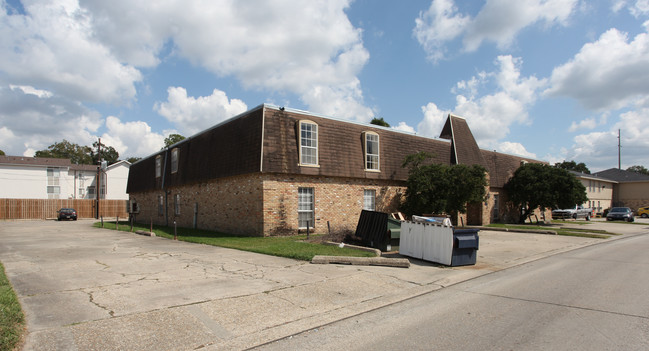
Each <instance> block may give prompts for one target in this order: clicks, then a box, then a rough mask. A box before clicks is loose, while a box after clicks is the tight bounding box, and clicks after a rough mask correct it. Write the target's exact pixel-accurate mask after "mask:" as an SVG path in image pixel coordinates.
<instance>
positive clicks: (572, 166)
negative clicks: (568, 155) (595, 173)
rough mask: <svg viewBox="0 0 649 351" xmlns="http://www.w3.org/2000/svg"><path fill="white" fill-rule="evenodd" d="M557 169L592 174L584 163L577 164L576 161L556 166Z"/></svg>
mask: <svg viewBox="0 0 649 351" xmlns="http://www.w3.org/2000/svg"><path fill="white" fill-rule="evenodd" d="M554 166H555V167H558V168H563V169H565V170H568V171H575V172H581V173H586V174H590V170H589V169H588V167H586V164H585V163H583V162H579V163H576V162H575V161H563V162H558V163H555V164H554Z"/></svg>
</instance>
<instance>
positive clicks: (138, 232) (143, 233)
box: [135, 230, 155, 236]
mask: <svg viewBox="0 0 649 351" xmlns="http://www.w3.org/2000/svg"><path fill="white" fill-rule="evenodd" d="M135 234H140V235H144V236H155V233H153V232H147V231H144V230H136V231H135Z"/></svg>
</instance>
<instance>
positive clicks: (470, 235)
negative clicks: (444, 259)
mask: <svg viewBox="0 0 649 351" xmlns="http://www.w3.org/2000/svg"><path fill="white" fill-rule="evenodd" d="M479 231H480V230H479V229H454V230H453V251H452V254H451V266H466V265H473V264H475V262H476V257H477V255H478V253H477V251H478V246H479V243H480V237H478V232H479Z"/></svg>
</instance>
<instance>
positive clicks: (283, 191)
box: [263, 174, 405, 235]
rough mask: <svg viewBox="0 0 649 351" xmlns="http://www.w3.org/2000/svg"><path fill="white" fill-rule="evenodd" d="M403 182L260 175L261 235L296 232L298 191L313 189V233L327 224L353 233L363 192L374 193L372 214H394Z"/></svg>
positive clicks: (319, 230) (361, 207)
mask: <svg viewBox="0 0 649 351" xmlns="http://www.w3.org/2000/svg"><path fill="white" fill-rule="evenodd" d="M401 184H403V183H400V182H392V181H383V180H368V179H355V178H336V177H308V176H290V175H283V174H268V175H265V176H264V209H263V212H264V233H265V234H266V235H290V234H296V233H297V232H298V215H297V213H298V212H297V210H298V209H297V200H298V188H300V187H309V188H313V190H314V201H315V211H314V212H315V213H314V214H315V224H314V228H313V230H314V231H315V232H316V233H326V232H327V230H328V228H327V221H329V223H330V226H331V228H332V230H342V229H348V230H352V231H353V230H355V229H356V225H357V224H358V217H359V216H360V213H361V210H362V209H363V193H364V190H375V191H376V211H381V212H388V213H389V212H395V211H397V210H398V207H399V203H400V201H401V194H402V193H404V192H405V188H404V187H403V186H400V185H401Z"/></svg>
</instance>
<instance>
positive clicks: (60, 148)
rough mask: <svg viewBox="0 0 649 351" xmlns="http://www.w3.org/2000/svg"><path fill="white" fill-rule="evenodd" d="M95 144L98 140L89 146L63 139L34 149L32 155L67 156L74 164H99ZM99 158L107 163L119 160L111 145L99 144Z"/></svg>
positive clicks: (97, 143)
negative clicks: (37, 149)
mask: <svg viewBox="0 0 649 351" xmlns="http://www.w3.org/2000/svg"><path fill="white" fill-rule="evenodd" d="M97 145H99V142H97V141H95V142H94V143H93V144H92V148H91V147H90V146H81V145H78V144H75V143H71V142H69V141H67V140H65V139H63V141H61V142H58V143H54V144H52V145H50V146H48V147H47V149H46V150H39V151H36V153H35V154H34V156H36V157H52V158H67V159H69V160H70V162H72V163H74V164H85V165H95V164H99V154H98V153H97ZM101 158H102V160H105V161H108V164H113V163H115V162H117V161H118V160H119V153H118V152H117V151H116V150H115V148H113V147H112V146H107V145H104V144H101Z"/></svg>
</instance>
